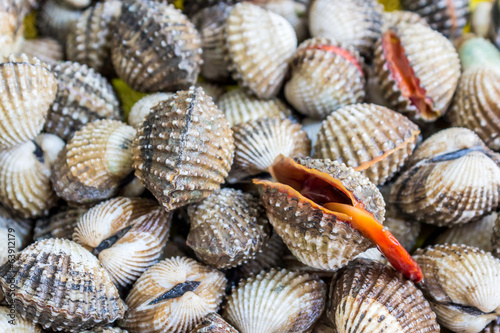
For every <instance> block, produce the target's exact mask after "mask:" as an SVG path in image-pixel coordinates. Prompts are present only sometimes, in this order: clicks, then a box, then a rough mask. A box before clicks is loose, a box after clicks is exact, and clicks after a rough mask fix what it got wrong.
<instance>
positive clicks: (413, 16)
mask: <svg viewBox="0 0 500 333" xmlns="http://www.w3.org/2000/svg"><path fill="white" fill-rule="evenodd" d="M382 17H383V19H384V24H383V26H382V31H386V30H387V29H391V28H393V27H395V26H397V25H398V24H400V23H402V22H404V23H420V24H423V25H426V26H428V24H427V21H426V20H425V19H424V18H423V17H422V16H420V15H418V14H417V13H414V12H410V11H406V10H394V11H392V12H384V14H383V16H382Z"/></svg>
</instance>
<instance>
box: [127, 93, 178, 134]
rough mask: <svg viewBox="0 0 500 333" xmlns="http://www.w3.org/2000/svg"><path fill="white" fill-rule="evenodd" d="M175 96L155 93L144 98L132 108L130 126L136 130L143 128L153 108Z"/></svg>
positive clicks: (129, 119) (129, 118) (129, 117)
mask: <svg viewBox="0 0 500 333" xmlns="http://www.w3.org/2000/svg"><path fill="white" fill-rule="evenodd" d="M174 95H175V94H174V93H154V94H151V95H147V96H144V97H143V98H141V99H140V100H138V101H137V103H135V104H134V105H133V106H132V109H131V110H130V113H129V114H128V124H129V125H130V126H133V127H134V128H136V129H139V128H141V126H142V123H143V122H144V119H145V118H146V116H147V115H148V114H149V113H150V112H151V111H152V110H153V107H155V106H156V105H158V103H160V102H161V101H166V100H167V99H169V98H170V97H172V96H174Z"/></svg>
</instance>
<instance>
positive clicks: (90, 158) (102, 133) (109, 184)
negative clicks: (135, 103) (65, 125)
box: [51, 120, 136, 204]
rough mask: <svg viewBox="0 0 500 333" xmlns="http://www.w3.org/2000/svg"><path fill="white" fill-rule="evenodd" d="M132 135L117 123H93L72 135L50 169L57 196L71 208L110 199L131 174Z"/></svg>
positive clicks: (127, 129)
mask: <svg viewBox="0 0 500 333" xmlns="http://www.w3.org/2000/svg"><path fill="white" fill-rule="evenodd" d="M135 132H136V131H135V129H134V128H133V127H131V126H128V125H126V124H124V123H122V122H120V121H117V120H97V121H94V122H92V123H89V124H87V125H85V126H84V127H83V128H82V129H81V130H79V131H78V132H76V133H75V135H74V136H73V138H72V139H71V140H70V141H69V142H68V144H67V145H66V147H65V148H64V149H63V150H62V151H61V153H60V154H59V156H58V158H57V160H56V162H55V163H54V165H53V167H52V177H51V179H52V184H53V186H54V189H55V191H56V193H57V195H58V196H59V197H61V198H63V199H64V200H66V201H68V202H70V203H75V204H91V203H94V202H97V201H100V200H103V199H107V198H110V197H112V196H113V195H114V194H115V193H116V192H117V191H118V189H119V186H120V185H122V184H123V182H124V181H125V179H126V177H127V176H128V175H130V174H131V173H132V171H133V168H132V160H131V159H132V147H131V146H132V140H133V139H134V137H135Z"/></svg>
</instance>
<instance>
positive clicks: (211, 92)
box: [196, 81, 226, 103]
mask: <svg viewBox="0 0 500 333" xmlns="http://www.w3.org/2000/svg"><path fill="white" fill-rule="evenodd" d="M196 87H200V88H203V91H205V94H207V95H208V96H210V97H212V100H213V101H214V103H217V102H218V101H219V98H220V97H221V96H222V95H223V94H224V93H225V92H226V86H222V85H218V84H216V83H210V82H206V81H204V82H198V83H196Z"/></svg>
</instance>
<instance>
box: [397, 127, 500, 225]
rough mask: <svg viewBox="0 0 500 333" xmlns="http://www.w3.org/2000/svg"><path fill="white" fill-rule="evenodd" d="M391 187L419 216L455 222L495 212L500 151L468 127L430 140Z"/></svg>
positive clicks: (499, 193) (404, 207) (499, 198)
mask: <svg viewBox="0 0 500 333" xmlns="http://www.w3.org/2000/svg"><path fill="white" fill-rule="evenodd" d="M407 167H408V168H407V170H406V171H405V172H404V173H402V174H401V175H400V176H399V178H398V179H397V180H396V182H395V183H394V185H393V186H392V188H391V193H390V201H391V202H392V203H395V204H396V205H397V206H399V208H400V209H401V210H402V211H403V212H404V213H406V214H409V215H411V216H412V217H414V218H415V219H417V220H419V221H422V222H425V223H430V224H436V225H438V226H452V225H454V224H463V223H467V222H469V221H473V220H477V219H479V218H480V217H482V216H485V215H488V214H490V213H491V212H492V211H493V210H494V209H496V207H498V205H499V203H500V154H496V153H494V152H493V151H491V150H490V149H489V148H488V147H487V146H486V145H485V144H484V143H483V142H482V141H481V139H480V138H479V137H478V136H477V135H476V134H475V133H474V132H472V131H471V130H468V129H466V128H458V127H454V128H449V129H446V130H442V131H440V132H438V133H436V134H434V135H433V136H431V137H430V138H428V139H427V140H425V141H424V142H423V143H422V144H421V145H420V146H419V147H418V148H417V149H416V150H415V152H414V154H413V155H412V157H411V158H410V160H409V162H408V165H407Z"/></svg>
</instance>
